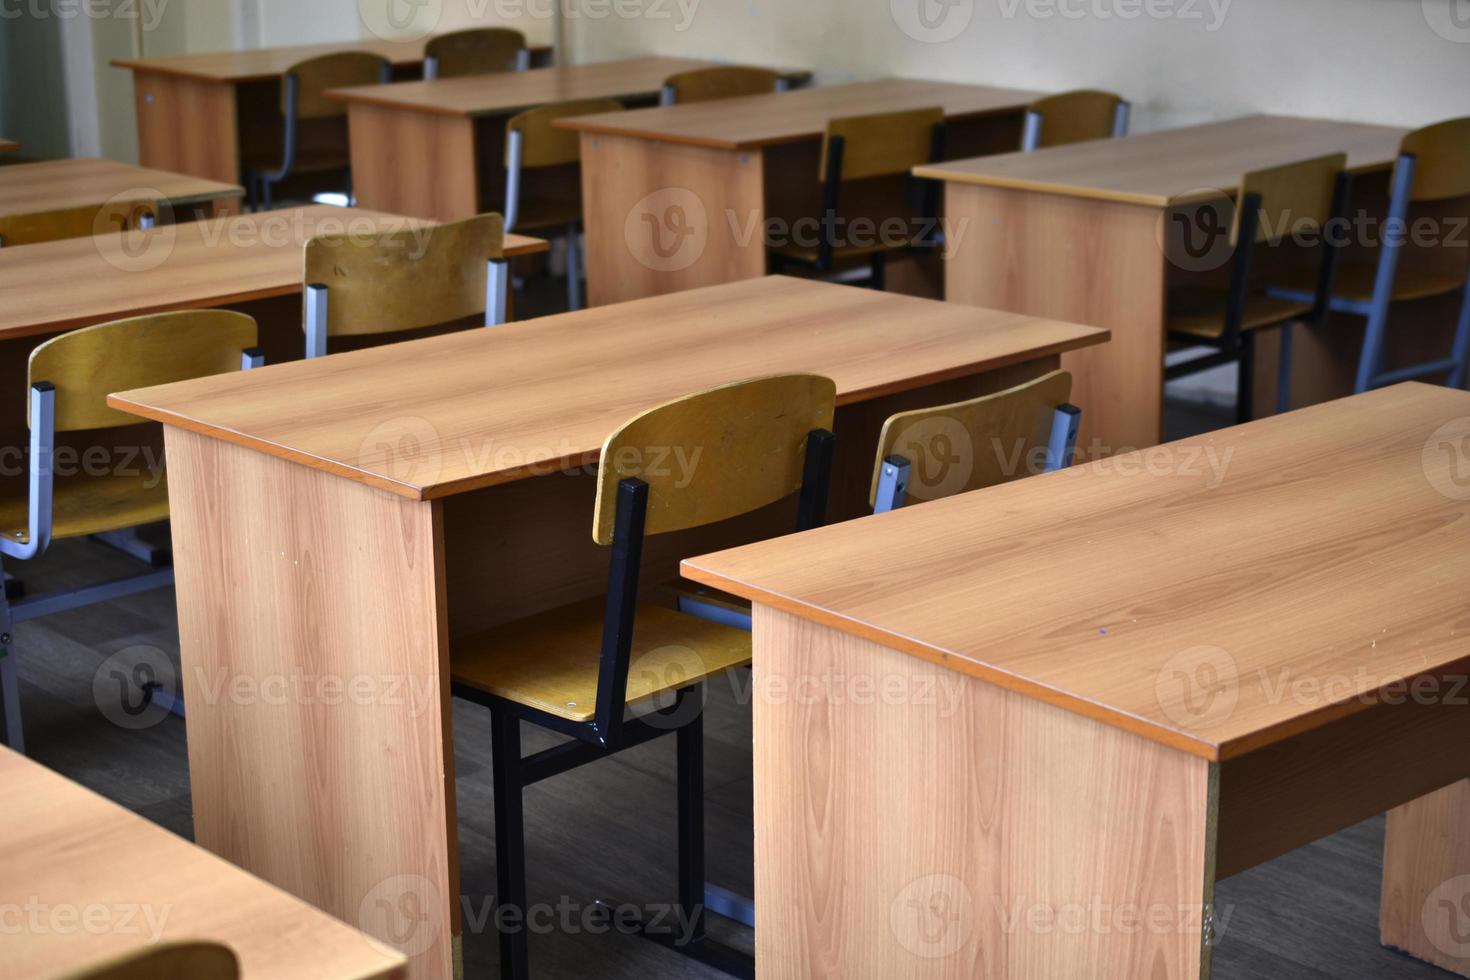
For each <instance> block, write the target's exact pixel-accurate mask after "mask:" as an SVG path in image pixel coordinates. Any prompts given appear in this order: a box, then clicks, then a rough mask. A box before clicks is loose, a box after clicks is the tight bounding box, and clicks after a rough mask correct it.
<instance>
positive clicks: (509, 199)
mask: <svg viewBox="0 0 1470 980" xmlns="http://www.w3.org/2000/svg"><path fill="white" fill-rule="evenodd" d="M525 154H526V138H525V134H524V133H522V132H520V130H516V129H512V130H510V131H509V132H508V133H507V134H506V146H505V231H506V234H510V233H511V232H512V231H514V230H515V228H516V223H517V222H518V221H519V220H520V217H521V179H522V175H523V174H524V172H525V166H524V163H523V161H524V160H525ZM581 237H582V223H581V222H580V221H573V222H571V223H569V224H568V225H567V237H566V242H567V309H568V310H580V309H582V308H583V306H584V305H585V304H584V302H583V296H582V265H583V263H582V246H581Z"/></svg>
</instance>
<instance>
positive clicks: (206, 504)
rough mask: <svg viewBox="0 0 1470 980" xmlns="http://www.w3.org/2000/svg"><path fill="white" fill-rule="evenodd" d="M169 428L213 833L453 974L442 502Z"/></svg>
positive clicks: (227, 849) (197, 729)
mask: <svg viewBox="0 0 1470 980" xmlns="http://www.w3.org/2000/svg"><path fill="white" fill-rule="evenodd" d="M165 438H166V447H167V452H168V466H169V483H170V486H169V496H170V499H171V505H172V520H173V539H174V562H175V566H176V571H177V581H178V603H179V636H180V645H181V650H182V659H183V674H184V676H183V690H184V697H185V700H186V703H187V704H188V709H189V718H188V736H189V774H190V780H191V787H192V793H193V800H194V829H195V838H196V840H197V841H198V843H199V844H200V845H202V846H203V847H206V848H208V849H209V850H211V851H213V852H214V853H216V854H218V855H220V856H222V857H224V858H225V859H227V860H229V861H231V862H233V863H234V864H237V865H239V866H240V867H242V868H245V869H246V870H247V871H250V872H252V873H254V874H256V875H259V876H260V877H262V878H264V879H265V880H266V881H269V882H271V883H272V884H275V885H278V886H280V887H282V888H284V889H286V890H287V891H289V892H291V893H292V894H294V895H297V896H299V897H300V898H302V899H305V900H306V901H307V902H310V903H311V904H313V905H315V906H317V907H318V908H321V909H323V910H325V911H327V912H329V913H330V914H332V915H335V916H336V917H337V918H339V919H341V920H343V921H344V922H348V923H350V924H353V925H356V926H358V927H360V928H362V929H363V930H364V931H366V932H368V933H370V934H372V935H374V936H376V937H378V938H379V939H382V940H384V941H386V942H388V943H390V944H392V945H395V946H397V947H398V948H400V949H401V950H403V951H404V952H405V953H407V954H408V955H410V956H411V957H412V959H411V963H410V973H409V975H410V976H411V977H414V978H426V980H428V978H433V980H441V978H445V977H449V976H452V975H454V968H455V960H456V955H455V951H456V949H457V946H458V942H457V938H456V937H457V935H458V932H459V923H458V909H459V903H458V901H457V898H456V896H457V895H458V891H459V888H458V884H459V883H458V870H457V850H456V837H455V829H454V802H453V799H454V797H453V785H454V784H453V780H454V763H453V757H452V751H453V747H452V743H451V741H450V736H449V728H448V717H449V693H448V683H447V677H448V648H447V642H446V638H445V637H446V615H445V607H444V602H443V584H442V583H443V578H444V572H443V549H442V529H441V524H440V521H441V518H440V512H439V507H438V505H435V504H432V503H424V502H417V501H409V500H405V499H402V498H398V497H393V496H391V495H388V494H384V493H379V492H377V491H374V490H372V489H370V488H368V487H365V486H362V485H360V484H357V483H353V482H351V481H348V480H341V479H337V478H335V477H332V476H329V475H327V474H325V473H321V472H318V471H316V470H313V469H308V468H307V467H303V466H296V465H293V464H290V463H286V462H284V461H282V460H279V459H275V458H274V457H270V456H266V455H263V454H260V453H256V452H254V451H252V450H248V449H245V448H242V447H239V446H235V445H231V444H229V443H224V442H220V441H217V440H213V439H209V438H206V437H203V436H199V435H196V434H194V433H190V432H186V431H183V430H180V429H173V428H170V429H168V430H167V432H166V436H165ZM410 912H413V913H414V914H412V915H410Z"/></svg>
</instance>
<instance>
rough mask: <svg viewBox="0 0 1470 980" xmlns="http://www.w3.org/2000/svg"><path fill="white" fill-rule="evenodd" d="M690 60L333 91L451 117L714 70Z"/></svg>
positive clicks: (631, 90)
mask: <svg viewBox="0 0 1470 980" xmlns="http://www.w3.org/2000/svg"><path fill="white" fill-rule="evenodd" d="M713 64H714V63H713V62H709V61H692V60H690V59H687V58H624V59H622V60H620V61H603V62H598V63H597V64H591V65H567V66H558V67H552V68H533V69H531V70H530V71H515V72H502V73H500V74H497V75H471V76H466V77H463V78H445V79H439V80H435V81H432V82H393V83H390V84H387V85H363V86H358V87H355V88H340V89H333V90H331V91H329V92H328V93H327V95H328V96H329V97H330V98H334V99H338V100H340V101H343V102H349V103H367V104H370V105H377V106H384V107H387V108H390V109H405V110H410V111H417V112H429V113H434V114H436V115H447V116H485V115H498V114H501V113H510V112H518V111H520V110H522V109H527V108H531V107H533V106H539V105H546V104H547V103H550V102H566V101H568V100H571V99H616V98H633V97H638V96H642V97H648V96H653V95H657V94H658V92H659V90H660V89H662V88H663V85H664V81H665V80H666V79H667V78H668V77H669V76H670V75H673V74H676V73H678V72H681V71H690V70H692V69H695V68H709V67H711V66H712V65H713Z"/></svg>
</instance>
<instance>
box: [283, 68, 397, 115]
mask: <svg viewBox="0 0 1470 980" xmlns="http://www.w3.org/2000/svg"><path fill="white" fill-rule="evenodd" d="M386 67H387V61H386V59H384V58H380V57H378V56H377V55H375V54H372V53H370V52H367V51H338V52H336V53H334V54H321V55H317V56H315V57H313V58H307V59H306V60H304V61H298V62H297V63H296V64H294V65H292V66H291V67H290V68H288V69H286V74H287V75H295V76H296V81H297V86H298V88H297V91H296V112H297V115H298V116H299V118H301V119H324V118H327V117H330V116H344V115H346V114H347V110H346V109H344V108H343V106H342V103H340V102H338V101H337V100H336V99H329V98H327V96H326V92H327V90H328V89H334V88H345V87H347V86H352V85H375V84H377V83H378V80H379V79H380V78H381V77H382V73H383V71H384V69H385V68H386ZM286 109H287V106H286V86H285V85H282V86H281V115H283V116H284V115H285V114H286Z"/></svg>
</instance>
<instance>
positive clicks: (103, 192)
mask: <svg viewBox="0 0 1470 980" xmlns="http://www.w3.org/2000/svg"><path fill="white" fill-rule="evenodd" d="M244 193H245V190H244V188H242V187H239V186H238V185H235V184H221V183H219V182H218V181H214V180H204V179H203V178H200V177H190V176H188V175H186V174H172V173H168V172H167V171H164V170H150V169H148V168H147V167H136V166H133V165H132V164H130V163H118V162H117V161H115V160H91V159H84V158H77V159H72V160H46V161H43V162H41V163H20V164H16V165H15V166H12V167H0V215H14V214H37V213H39V212H41V211H57V210H61V209H63V208H83V207H87V206H88V205H92V204H96V205H102V204H105V203H107V202H108V201H111V200H114V199H116V200H122V199H128V200H145V199H150V198H151V199H153V200H164V201H168V202H170V203H171V204H173V205H175V206H178V205H184V204H199V203H202V202H205V201H215V200H219V199H221V198H227V197H240V196H241V195H243V194H244Z"/></svg>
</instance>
